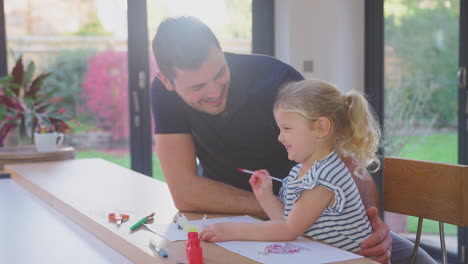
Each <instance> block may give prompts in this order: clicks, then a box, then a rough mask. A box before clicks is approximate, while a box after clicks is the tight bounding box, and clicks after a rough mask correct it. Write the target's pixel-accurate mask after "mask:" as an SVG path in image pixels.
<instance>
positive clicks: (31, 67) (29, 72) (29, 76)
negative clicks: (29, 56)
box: [23, 61, 36, 91]
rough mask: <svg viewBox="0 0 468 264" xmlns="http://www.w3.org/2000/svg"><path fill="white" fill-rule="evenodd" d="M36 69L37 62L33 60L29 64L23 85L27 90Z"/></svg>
mask: <svg viewBox="0 0 468 264" xmlns="http://www.w3.org/2000/svg"><path fill="white" fill-rule="evenodd" d="M35 70H36V64H34V62H33V61H31V62H30V63H29V64H28V69H27V70H26V72H25V73H24V79H23V87H24V88H25V89H26V91H28V90H29V82H31V79H32V77H33V75H34V71H35Z"/></svg>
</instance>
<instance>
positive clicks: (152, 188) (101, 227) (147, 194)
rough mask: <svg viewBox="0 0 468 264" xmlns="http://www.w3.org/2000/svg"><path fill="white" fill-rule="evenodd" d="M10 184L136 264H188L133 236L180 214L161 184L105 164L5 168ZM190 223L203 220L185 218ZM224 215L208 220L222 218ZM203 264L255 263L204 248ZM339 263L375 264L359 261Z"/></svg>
mask: <svg viewBox="0 0 468 264" xmlns="http://www.w3.org/2000/svg"><path fill="white" fill-rule="evenodd" d="M5 169H6V171H7V172H9V173H10V174H11V175H12V179H13V180H14V181H16V182H17V183H19V184H20V185H21V186H23V187H24V188H26V189H27V190H28V191H30V192H32V193H33V194H35V195H37V196H38V197H39V198H41V199H42V200H44V201H46V202H47V203H48V204H51V205H52V206H53V207H54V208H56V209H57V210H58V211H59V212H61V213H62V214H64V215H65V216H67V217H69V218H70V219H72V220H73V221H74V222H76V223H78V224H79V225H81V226H82V227H83V228H85V229H86V230H88V231H89V232H91V233H92V234H94V235H95V236H96V237H98V238H100V239H101V240H103V241H104V242H105V243H107V244H108V245H109V246H111V247H112V248H114V249H115V250H116V251H118V252H120V253H121V254H122V255H124V256H125V257H127V258H128V259H129V260H131V261H132V262H135V263H177V262H182V263H187V259H186V256H185V241H177V242H169V241H167V240H166V239H164V238H162V237H159V236H157V235H155V234H153V233H151V232H148V231H147V230H145V229H144V228H139V229H137V231H136V232H130V231H129V229H128V228H129V227H130V225H132V224H133V223H135V222H136V221H138V220H139V219H140V218H141V217H143V216H146V215H148V214H149V213H151V212H155V213H156V222H157V223H168V222H171V221H172V219H173V217H174V215H175V214H176V213H177V212H178V211H177V209H176V208H175V206H174V203H173V201H172V198H171V195H170V193H169V189H168V187H167V185H166V184H165V183H163V182H160V181H158V180H155V179H153V178H150V177H147V176H144V175H142V174H139V173H136V172H134V171H132V170H129V169H126V168H123V167H120V166H118V165H115V164H113V163H110V162H107V161H104V160H102V159H81V160H67V161H61V162H44V163H34V164H12V165H7V166H6V167H5ZM112 211H119V212H126V213H128V214H130V215H131V216H130V217H131V218H130V220H129V221H128V222H125V223H123V224H122V225H121V226H120V228H117V227H116V225H115V224H113V223H109V222H108V220H107V214H108V213H109V212H112ZM185 215H186V216H187V217H188V218H189V220H193V219H201V217H202V214H185ZM219 216H226V215H209V217H219ZM150 238H152V239H153V240H156V242H157V243H158V244H160V245H161V247H163V248H164V249H166V251H167V252H168V253H169V258H167V259H164V258H160V257H159V256H157V255H155V252H154V251H152V250H151V249H150V248H149V246H148V241H149V239H150ZM202 247H203V254H204V263H205V264H212V263H213V264H214V263H220V262H222V263H227V264H229V263H257V262H255V261H253V260H251V259H249V258H246V257H243V256H240V255H238V254H236V253H233V252H231V251H228V250H226V249H224V248H222V247H219V246H217V245H215V244H211V243H205V242H202ZM340 263H375V262H373V261H371V260H369V259H365V258H360V259H355V260H349V261H344V262H340Z"/></svg>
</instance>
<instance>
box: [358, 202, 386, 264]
mask: <svg viewBox="0 0 468 264" xmlns="http://www.w3.org/2000/svg"><path fill="white" fill-rule="evenodd" d="M367 217H368V218H369V221H370V223H371V225H372V229H373V230H374V233H373V234H372V235H371V236H370V237H368V238H367V239H366V240H364V241H362V243H361V251H359V252H358V254H359V255H362V256H364V257H369V258H372V260H374V261H376V262H379V263H385V264H387V263H390V257H391V255H392V253H391V252H392V237H391V236H390V228H389V227H388V225H386V224H385V223H384V222H383V221H382V219H380V217H379V215H378V211H377V208H376V207H374V206H370V207H369V208H367Z"/></svg>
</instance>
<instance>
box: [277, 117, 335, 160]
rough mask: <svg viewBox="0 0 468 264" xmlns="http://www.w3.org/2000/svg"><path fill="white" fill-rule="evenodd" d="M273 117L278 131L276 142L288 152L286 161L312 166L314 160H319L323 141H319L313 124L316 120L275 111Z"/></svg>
mask: <svg viewBox="0 0 468 264" xmlns="http://www.w3.org/2000/svg"><path fill="white" fill-rule="evenodd" d="M274 115H275V120H276V123H277V124H278V127H279V129H280V134H279V136H278V140H279V141H280V142H281V143H282V144H283V145H284V147H285V148H286V150H287V151H288V159H290V160H294V161H296V162H298V163H303V164H304V165H310V166H312V165H313V162H314V161H315V160H317V159H320V158H321V157H320V156H319V155H321V154H322V153H321V152H323V151H322V147H323V146H322V145H323V144H324V140H322V139H320V136H319V133H318V130H317V128H316V125H315V123H316V122H314V121H316V120H310V119H307V118H305V117H303V116H302V115H301V114H299V113H294V112H285V111H281V110H277V109H275V110H274ZM328 153H329V152H328ZM328 153H326V154H328Z"/></svg>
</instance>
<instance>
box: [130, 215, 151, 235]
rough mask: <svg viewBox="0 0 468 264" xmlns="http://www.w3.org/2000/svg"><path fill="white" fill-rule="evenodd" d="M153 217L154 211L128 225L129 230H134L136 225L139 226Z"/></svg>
mask: <svg viewBox="0 0 468 264" xmlns="http://www.w3.org/2000/svg"><path fill="white" fill-rule="evenodd" d="M153 218H154V212H153V213H151V214H149V215H148V216H145V217H143V218H142V219H141V220H140V221H138V222H136V223H135V224H134V225H132V226H131V227H130V230H132V231H133V230H135V229H137V228H138V227H140V226H141V225H142V224H145V223H146V222H148V221H150V220H153Z"/></svg>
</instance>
